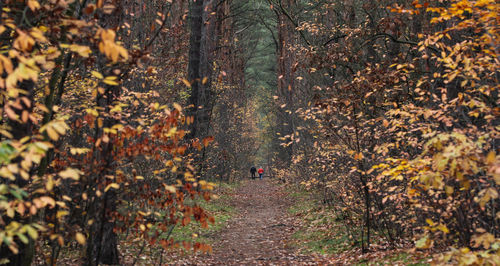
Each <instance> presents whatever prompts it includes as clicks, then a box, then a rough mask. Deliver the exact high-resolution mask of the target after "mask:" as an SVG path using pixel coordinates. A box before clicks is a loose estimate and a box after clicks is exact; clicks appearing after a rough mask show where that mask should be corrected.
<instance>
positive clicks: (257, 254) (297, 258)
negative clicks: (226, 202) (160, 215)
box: [169, 179, 328, 265]
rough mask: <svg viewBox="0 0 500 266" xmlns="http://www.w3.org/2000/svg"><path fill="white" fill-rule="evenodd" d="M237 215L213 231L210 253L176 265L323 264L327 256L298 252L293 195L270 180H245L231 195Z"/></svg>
mask: <svg viewBox="0 0 500 266" xmlns="http://www.w3.org/2000/svg"><path fill="white" fill-rule="evenodd" d="M230 199H231V202H230V204H231V205H232V206H233V207H234V208H235V209H236V214H235V216H234V217H233V218H231V219H230V220H229V221H228V223H227V224H226V226H225V227H224V228H222V229H221V230H220V231H218V232H214V233H213V234H212V235H210V236H209V238H210V239H211V240H212V241H211V242H213V243H212V249H213V252H212V253H211V254H198V255H194V256H193V255H190V256H183V257H178V258H176V259H175V260H174V261H170V262H169V263H171V264H176V265H183V264H184V265H191V264H197V265H325V264H328V260H327V258H326V256H323V255H304V254H301V253H300V252H299V251H298V250H297V249H296V248H295V245H293V244H292V242H293V234H294V232H295V231H296V230H298V226H297V223H300V221H299V220H298V219H299V218H297V217H295V216H292V215H290V214H289V213H288V211H287V210H288V209H289V208H290V207H291V206H292V205H293V198H292V197H290V195H289V193H288V192H287V191H286V190H285V189H284V187H283V186H281V185H278V184H276V183H274V182H272V181H270V180H267V179H264V180H258V179H256V180H245V181H243V182H242V183H241V185H240V186H238V188H237V189H236V190H235V191H234V194H233V195H231V198H230Z"/></svg>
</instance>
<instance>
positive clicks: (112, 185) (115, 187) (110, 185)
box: [104, 183, 120, 192]
mask: <svg viewBox="0 0 500 266" xmlns="http://www.w3.org/2000/svg"><path fill="white" fill-rule="evenodd" d="M111 188H114V189H119V188H120V185H118V184H117V183H111V184H109V185H107V186H106V188H105V189H104V192H107V191H108V190H109V189H111Z"/></svg>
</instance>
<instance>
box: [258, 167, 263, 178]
mask: <svg viewBox="0 0 500 266" xmlns="http://www.w3.org/2000/svg"><path fill="white" fill-rule="evenodd" d="M263 175H264V169H262V167H260V168H259V178H260V180H262V176H263Z"/></svg>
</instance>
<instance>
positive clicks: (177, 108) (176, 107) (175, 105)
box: [173, 103, 182, 112]
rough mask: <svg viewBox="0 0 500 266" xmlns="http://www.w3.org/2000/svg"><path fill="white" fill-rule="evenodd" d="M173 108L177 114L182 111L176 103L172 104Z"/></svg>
mask: <svg viewBox="0 0 500 266" xmlns="http://www.w3.org/2000/svg"><path fill="white" fill-rule="evenodd" d="M173 106H174V108H175V109H176V110H177V111H179V112H180V111H182V106H181V105H180V104H178V103H173Z"/></svg>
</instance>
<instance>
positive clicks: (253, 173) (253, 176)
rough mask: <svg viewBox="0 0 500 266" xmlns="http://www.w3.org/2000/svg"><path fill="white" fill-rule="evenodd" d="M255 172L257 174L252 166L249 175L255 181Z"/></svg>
mask: <svg viewBox="0 0 500 266" xmlns="http://www.w3.org/2000/svg"><path fill="white" fill-rule="evenodd" d="M255 172H257V169H255V166H252V168H250V173H251V174H252V179H255Z"/></svg>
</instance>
